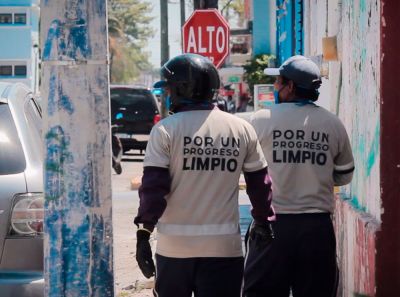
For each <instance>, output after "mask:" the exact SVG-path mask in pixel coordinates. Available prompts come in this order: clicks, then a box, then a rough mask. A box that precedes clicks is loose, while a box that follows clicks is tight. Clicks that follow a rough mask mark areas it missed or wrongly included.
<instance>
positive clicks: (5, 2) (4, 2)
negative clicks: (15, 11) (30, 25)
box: [0, 0, 38, 6]
mask: <svg viewBox="0 0 400 297" xmlns="http://www.w3.org/2000/svg"><path fill="white" fill-rule="evenodd" d="M32 2H34V3H36V2H38V1H32V0H0V6H31V4H32Z"/></svg>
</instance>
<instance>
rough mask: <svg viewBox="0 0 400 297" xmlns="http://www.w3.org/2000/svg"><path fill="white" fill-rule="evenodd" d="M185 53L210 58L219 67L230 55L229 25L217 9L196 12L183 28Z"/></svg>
mask: <svg viewBox="0 0 400 297" xmlns="http://www.w3.org/2000/svg"><path fill="white" fill-rule="evenodd" d="M182 35H183V38H182V39H183V52H184V53H193V54H199V55H202V56H205V57H207V58H209V59H210V60H211V61H212V62H213V63H214V65H215V67H219V66H220V65H221V64H222V62H224V60H225V58H226V57H227V56H228V53H229V25H228V23H227V22H226V21H225V19H224V18H223V16H222V15H221V14H220V13H219V11H218V10H217V9H205V10H195V11H194V12H193V14H192V15H191V16H190V18H189V19H188V20H187V21H186V23H185V24H184V25H183V27H182Z"/></svg>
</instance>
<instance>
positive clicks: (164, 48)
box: [160, 0, 169, 118]
mask: <svg viewBox="0 0 400 297" xmlns="http://www.w3.org/2000/svg"><path fill="white" fill-rule="evenodd" d="M160 15H161V16H160V22H161V23H160V25H161V26H160V31H161V32H160V33H161V66H162V65H164V64H165V63H166V62H167V61H168V60H169V43H168V1H166V0H160ZM167 115H168V108H167V106H166V96H165V94H162V95H161V117H162V118H165V117H166V116H167Z"/></svg>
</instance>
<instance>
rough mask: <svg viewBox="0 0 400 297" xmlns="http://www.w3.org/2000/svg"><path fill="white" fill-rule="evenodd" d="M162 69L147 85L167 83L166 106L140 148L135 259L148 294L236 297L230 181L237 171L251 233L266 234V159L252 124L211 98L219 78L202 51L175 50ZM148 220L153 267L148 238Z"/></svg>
mask: <svg viewBox="0 0 400 297" xmlns="http://www.w3.org/2000/svg"><path fill="white" fill-rule="evenodd" d="M161 74H162V77H163V78H164V80H163V81H160V82H158V83H156V84H155V86H154V87H156V88H164V89H165V90H166V91H167V92H168V94H169V102H170V103H171V106H170V110H171V112H172V113H173V114H172V115H170V116H169V117H167V118H165V119H163V120H161V121H160V122H159V123H158V124H157V125H155V126H154V128H153V129H152V131H151V134H150V140H149V142H148V145H147V148H146V155H145V159H144V162H143V165H144V172H143V179H142V186H141V188H140V190H139V196H140V206H139V211H138V215H137V217H136V218H135V223H136V224H137V225H138V227H139V228H138V231H137V254H136V258H137V261H138V264H139V267H140V268H141V270H142V272H143V274H144V275H145V276H147V277H151V276H152V275H153V274H154V273H155V277H156V278H155V289H154V294H155V296H160V297H176V296H179V297H191V296H192V294H193V293H194V296H197V297H214V296H215V297H221V296H229V297H235V296H237V297H239V296H240V291H241V283H242V276H243V262H244V261H243V254H242V243H241V236H240V230H239V211H238V181H239V177H240V173H241V172H242V171H243V172H244V176H245V179H246V182H247V193H248V195H249V197H250V200H251V203H252V205H253V209H252V216H253V217H254V220H255V222H256V227H255V228H253V234H256V233H257V234H258V237H260V241H262V240H263V241H264V242H266V243H269V242H270V241H271V240H272V236H273V235H272V231H271V229H270V223H269V222H268V221H267V218H268V216H270V215H271V214H272V210H271V181H270V179H269V176H268V172H267V163H266V161H265V159H264V156H263V153H262V150H261V147H260V144H259V142H258V140H257V136H256V133H255V131H254V128H253V127H252V126H251V125H250V124H249V123H247V122H245V121H244V120H242V119H239V118H237V117H235V116H233V115H231V114H229V113H226V112H223V111H221V110H219V109H218V108H217V107H215V106H214V105H213V104H212V99H213V98H214V96H215V95H216V92H217V91H218V89H219V86H220V81H219V74H218V71H217V70H216V68H215V67H214V65H213V64H212V63H211V62H210V61H209V60H208V59H207V58H205V57H202V56H199V55H194V54H183V55H180V56H177V57H175V58H173V59H171V60H170V61H168V62H167V63H166V64H165V65H164V66H163V67H162V69H161ZM155 226H156V227H157V248H156V256H155V257H156V265H155V266H156V269H155V267H154V264H153V260H152V253H151V249H150V244H149V238H150V235H151V233H152V231H153V229H154V227H155ZM260 234H261V235H260Z"/></svg>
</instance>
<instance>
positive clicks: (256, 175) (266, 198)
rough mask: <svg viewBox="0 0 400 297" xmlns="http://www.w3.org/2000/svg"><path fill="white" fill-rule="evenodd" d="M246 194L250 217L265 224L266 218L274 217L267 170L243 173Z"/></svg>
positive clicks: (270, 185)
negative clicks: (249, 203) (249, 206)
mask: <svg viewBox="0 0 400 297" xmlns="http://www.w3.org/2000/svg"><path fill="white" fill-rule="evenodd" d="M244 178H245V180H246V192H247V195H249V198H250V202H251V204H252V206H253V209H252V210H251V215H252V216H253V218H254V220H255V221H256V222H259V223H263V222H266V221H267V220H268V217H273V216H274V210H273V208H272V206H271V202H272V188H271V187H272V182H271V178H270V177H269V175H268V169H267V167H266V168H263V169H261V170H258V171H254V172H244Z"/></svg>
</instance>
